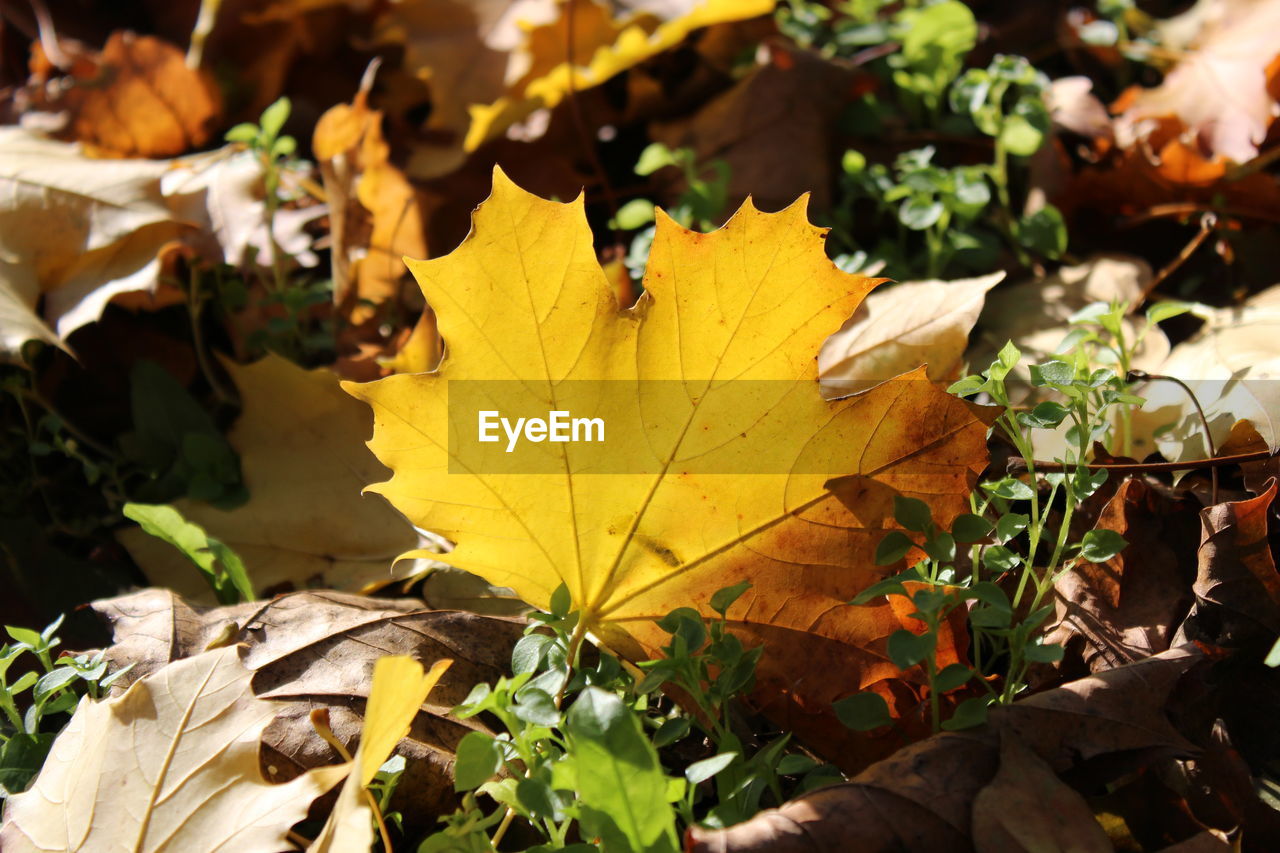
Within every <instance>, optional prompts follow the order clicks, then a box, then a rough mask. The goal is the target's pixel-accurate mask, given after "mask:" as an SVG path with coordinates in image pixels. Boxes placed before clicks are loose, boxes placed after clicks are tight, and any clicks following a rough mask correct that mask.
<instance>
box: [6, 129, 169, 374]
mask: <svg viewBox="0 0 1280 853" xmlns="http://www.w3.org/2000/svg"><path fill="white" fill-rule="evenodd" d="M168 168H169V164H168V163H165V162H153V161H146V160H128V161H103V160H93V159H91V158H89V157H86V156H85V155H84V153H83V151H82V150H81V149H80V147H79V146H76V145H72V144H69V143H62V142H54V141H51V140H47V139H41V138H40V137H37V136H33V135H31V134H29V133H27V132H26V131H23V130H20V129H18V128H12V127H6V128H0V198H3V199H4V201H3V203H0V319H2V320H3V325H2V326H0V351H2V352H3V353H4V354H7V355H10V356H12V355H15V354H16V353H17V352H18V350H19V349H20V347H21V346H22V344H23V343H24V342H25V341H27V340H29V339H33V338H35V339H42V340H46V341H49V342H50V343H56V342H58V341H62V340H65V339H66V337H67V336H68V335H70V334H71V333H72V332H73V331H75V330H76V329H78V328H80V327H81V326H83V325H85V324H86V323H91V322H93V321H94V320H96V319H98V317H99V316H101V314H102V310H103V308H105V307H106V304H107V302H109V301H110V300H111V298H112V297H113V296H115V295H116V294H118V293H125V292H128V291H131V290H151V289H154V287H155V284H156V274H157V271H158V270H159V263H158V261H157V259H156V255H157V253H158V251H159V250H160V247H161V246H163V245H165V244H166V243H168V242H169V241H171V240H174V239H176V238H178V237H179V236H180V235H181V234H183V233H184V232H185V231H186V230H187V227H186V226H184V225H183V224H182V223H181V222H179V221H177V220H176V218H175V217H174V216H173V214H172V212H171V211H170V210H169V208H168V206H167V205H166V204H165V201H164V198H163V197H162V194H161V186H160V179H161V176H162V175H163V174H164V173H165V172H166V170H168ZM41 299H43V303H44V304H43V306H41V305H40V302H41Z"/></svg>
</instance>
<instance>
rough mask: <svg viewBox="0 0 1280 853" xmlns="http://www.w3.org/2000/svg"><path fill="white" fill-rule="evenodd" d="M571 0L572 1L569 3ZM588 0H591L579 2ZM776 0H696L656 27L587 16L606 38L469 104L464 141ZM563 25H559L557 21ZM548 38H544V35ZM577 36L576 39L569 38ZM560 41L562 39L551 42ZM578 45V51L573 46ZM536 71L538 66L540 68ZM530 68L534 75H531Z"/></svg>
mask: <svg viewBox="0 0 1280 853" xmlns="http://www.w3.org/2000/svg"><path fill="white" fill-rule="evenodd" d="M570 5H572V4H570ZM584 5H588V6H591V5H594V4H590V3H588V4H584ZM776 5H777V0H702V2H699V3H697V5H695V6H694V7H693V8H692V9H690V10H689V11H687V12H685V13H684V14H683V15H679V16H677V17H673V18H671V19H669V20H667V21H666V22H664V23H660V24H658V25H657V26H656V27H654V26H652V25H651V24H650V21H652V20H653V19H652V18H651V17H650V16H647V15H646V16H639V17H637V18H636V19H635V20H634V21H631V22H628V23H627V24H626V25H624V26H621V27H617V26H613V27H611V26H609V22H608V21H607V20H605V21H603V22H601V21H600V20H598V16H597V20H594V21H591V22H590V23H593V24H594V26H592V27H590V32H592V34H593V35H594V36H595V37H597V38H602V37H604V36H606V35H608V34H610V31H611V30H612V31H613V33H615V34H614V35H613V38H612V40H610V41H601V43H600V44H599V45H598V46H597V47H595V48H594V50H588V49H584V48H586V47H587V46H586V45H583V44H576V45H575V47H576V48H577V51H575V56H574V59H575V60H577V59H578V58H579V57H580V58H581V60H582V64H579V63H578V62H577V61H575V62H574V63H573V64H570V62H568V61H567V60H566V61H563V62H559V63H557V64H555V65H553V66H552V67H551V68H550V69H548V70H545V71H544V70H542V69H541V68H534V69H533V73H530V74H528V75H526V76H525V78H524V79H522V80H520V81H519V82H518V83H517V84H516V85H515V86H513V87H511V91H510V92H508V93H507V94H506V95H504V96H503V97H501V98H499V99H498V100H496V101H494V102H493V103H492V104H476V105H473V106H472V107H471V110H470V112H471V127H470V129H469V130H468V131H467V138H466V142H465V143H464V147H465V148H466V150H467V151H474V150H475V149H477V148H479V147H480V146H481V145H483V144H484V143H486V142H488V141H489V140H491V139H496V138H497V137H499V136H500V135H502V133H503V132H504V131H506V129H507V128H508V127H510V126H511V125H513V124H515V123H516V122H519V121H522V120H524V119H525V118H528V117H529V115H530V114H532V113H533V112H534V111H535V110H538V109H543V108H548V109H549V108H551V107H554V106H556V105H557V104H559V103H560V102H561V101H562V100H564V99H565V98H566V97H568V96H569V95H570V94H571V93H573V92H576V91H581V90H583V89H590V88H591V87H593V86H599V85H600V84H601V83H603V82H605V81H606V80H608V79H609V78H610V77H613V76H614V75H616V74H620V73H621V72H623V71H626V70H627V69H628V68H630V67H632V66H633V65H636V64H638V63H640V62H643V61H644V60H646V59H649V58H650V57H653V56H656V55H658V54H659V53H662V52H663V51H664V50H668V49H670V48H672V47H675V46H676V45H677V44H679V43H680V42H681V41H683V40H684V39H685V38H686V37H687V36H688V35H689V34H690V33H692V32H693V31H694V30H697V29H701V28H702V27H708V26H710V25H712V24H719V23H725V22H728V21H742V20H746V19H747V18H755V17H758V16H760V15H768V14H770V13H772V12H773V9H774V6H776ZM561 28H562V29H563V25H561ZM548 41H550V40H548ZM575 41H577V39H575ZM557 43H558V44H559V45H563V44H564V43H565V40H564V39H561V40H559V41H558V42H557ZM578 51H580V52H578ZM538 72H541V73H540V74H539V73H538ZM535 74H536V75H537V76H535Z"/></svg>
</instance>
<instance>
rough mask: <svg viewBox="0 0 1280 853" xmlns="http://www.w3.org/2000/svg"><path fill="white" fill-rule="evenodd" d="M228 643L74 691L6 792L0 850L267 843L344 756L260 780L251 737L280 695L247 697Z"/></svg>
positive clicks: (275, 841)
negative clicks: (108, 693)
mask: <svg viewBox="0 0 1280 853" xmlns="http://www.w3.org/2000/svg"><path fill="white" fill-rule="evenodd" d="M250 676H251V673H250V672H249V670H248V669H246V668H245V666H244V665H243V664H242V663H241V662H240V658H239V650H238V649H237V648H236V647H227V648H222V649H216V650H214V651H210V652H205V653H204V654H201V655H197V656H195V657H192V658H187V659H185V660H181V661H177V662H175V663H172V664H170V665H169V666H166V667H164V668H163V669H161V670H160V671H159V672H157V673H155V674H153V675H150V676H148V677H146V678H143V679H141V680H139V681H137V682H135V683H134V684H133V685H132V686H131V687H130V688H129V689H128V690H127V691H126V692H125V693H124V694H123V695H122V696H120V697H119V698H116V699H111V700H106V701H102V702H93V701H90V700H89V699H87V698H86V699H83V700H81V702H80V706H79V708H77V709H76V713H75V715H74V716H73V717H72V718H71V722H70V723H68V725H67V727H66V728H65V729H64V730H63V731H62V733H61V734H59V735H58V738H57V740H55V741H54V744H53V748H52V750H51V752H50V753H49V758H48V760H47V761H46V763H45V765H44V768H43V769H42V770H41V771H40V775H39V776H37V777H36V781H35V783H34V784H33V786H32V787H31V789H30V790H29V791H27V792H26V793H24V794H18V795H16V796H14V797H12V798H11V799H10V800H9V804H8V807H7V809H6V810H5V824H4V827H3V829H0V846H3V848H4V849H5V850H6V851H20V853H26V851H54V850H57V851H76V850H86V851H87V850H114V849H121V850H134V851H161V850H172V851H177V850H236V851H241V853H256V851H261V853H273V851H278V850H283V849H286V848H287V847H288V845H289V842H288V840H287V835H288V832H289V828H290V827H291V826H292V825H293V824H294V823H296V822H298V821H299V820H301V819H302V818H303V817H305V816H306V813H307V809H308V808H309V807H310V805H311V802H312V801H313V800H314V799H315V798H316V797H319V796H320V795H321V794H323V793H325V792H326V791H327V790H329V789H330V788H331V787H333V785H335V784H337V782H338V780H340V779H341V778H342V777H343V776H344V775H346V772H347V769H348V768H347V767H346V766H335V767H322V768H318V769H316V770H311V771H308V772H307V773H304V774H303V775H301V776H299V777H298V778H296V779H294V780H293V781H291V782H288V783H287V784H284V785H272V784H269V783H268V782H266V781H265V780H263V779H262V775H261V773H260V771H259V768H258V747H259V739H260V737H261V735H262V731H263V729H265V728H266V726H267V724H268V723H269V722H271V719H272V718H273V717H274V716H275V715H276V713H277V711H278V710H279V708H280V706H279V705H277V704H276V703H273V702H268V701H265V700H262V699H257V698H255V697H254V696H253V693H252V691H251V690H250V689H249V680H250Z"/></svg>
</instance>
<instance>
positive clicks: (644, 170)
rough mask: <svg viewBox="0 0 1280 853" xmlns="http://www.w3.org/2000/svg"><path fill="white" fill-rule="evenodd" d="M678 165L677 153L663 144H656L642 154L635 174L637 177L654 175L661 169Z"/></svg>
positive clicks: (649, 146)
mask: <svg viewBox="0 0 1280 853" xmlns="http://www.w3.org/2000/svg"><path fill="white" fill-rule="evenodd" d="M677 165H679V161H678V160H677V159H676V154H675V152H674V151H672V150H671V149H670V148H668V147H667V146H665V145H663V144H662V143H661V142H654V143H651V144H649V145H648V146H647V147H646V148H645V149H644V150H643V151H641V152H640V159H639V161H637V162H636V169H635V172H636V174H637V175H652V174H653V173H654V172H656V171H658V170H659V169H662V168H665V167H667V166H677Z"/></svg>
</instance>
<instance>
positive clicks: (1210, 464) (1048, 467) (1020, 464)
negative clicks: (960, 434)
mask: <svg viewBox="0 0 1280 853" xmlns="http://www.w3.org/2000/svg"><path fill="white" fill-rule="evenodd" d="M1277 455H1280V449H1277V450H1255V451H1253V452H1252V453H1237V454H1235V455H1234V456H1215V457H1213V458H1212V459H1188V460H1186V461H1184V462H1106V463H1093V464H1089V465H1083V466H1081V465H1077V464H1075V463H1071V464H1065V465H1064V464H1063V463H1061V462H1042V461H1040V460H1039V459H1034V460H1032V462H1031V464H1032V465H1034V466H1035V469H1036V470H1037V471H1041V472H1044V473H1046V474H1055V473H1056V474H1060V473H1063V472H1065V471H1075V470H1076V469H1078V468H1080V467H1084V468H1086V469H1087V470H1089V471H1114V472H1115V473H1117V474H1159V473H1164V472H1168V471H1190V470H1199V469H1202V468H1209V469H1212V470H1216V469H1218V468H1222V467H1225V466H1227V465H1240V464H1243V463H1245V462H1263V461H1265V460H1267V459H1270V458H1271V457H1273V456H1277ZM1005 470H1006V472H1007V473H1010V474H1018V473H1022V472H1023V471H1026V470H1028V469H1027V460H1025V459H1022V458H1021V457H1014V458H1012V459H1010V460H1009V462H1008V464H1007V465H1006V466H1005Z"/></svg>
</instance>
